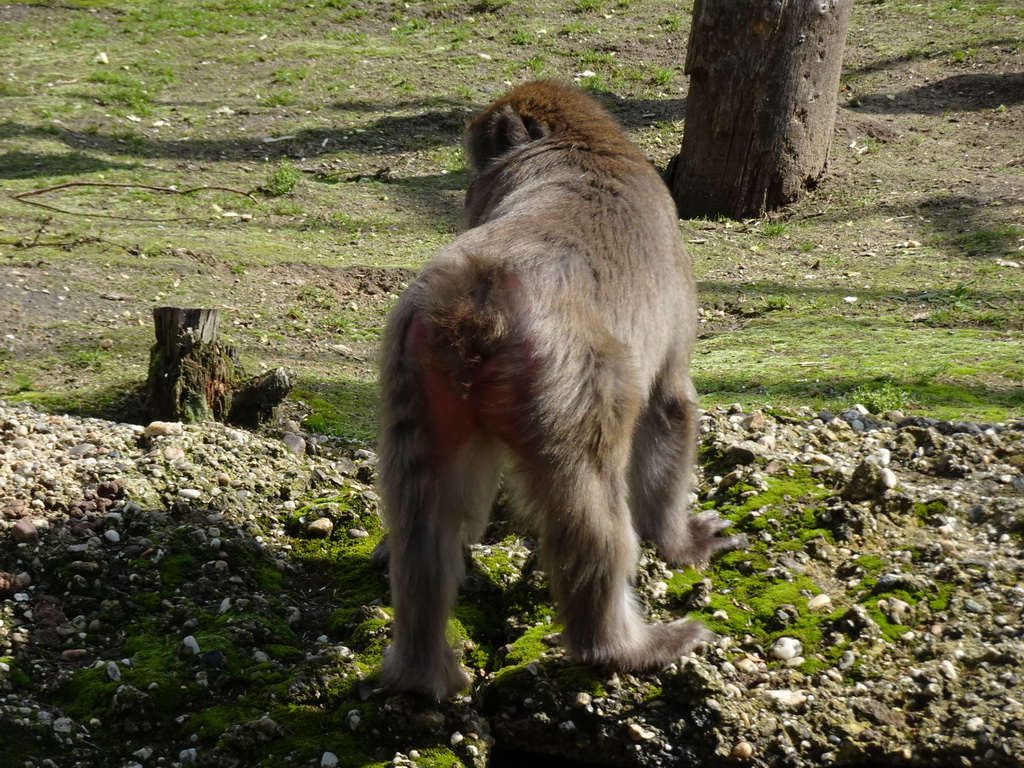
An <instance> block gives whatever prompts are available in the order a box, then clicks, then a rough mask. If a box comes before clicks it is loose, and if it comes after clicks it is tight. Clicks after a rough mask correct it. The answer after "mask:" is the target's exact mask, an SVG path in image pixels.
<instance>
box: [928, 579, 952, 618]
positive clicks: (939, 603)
mask: <svg viewBox="0 0 1024 768" xmlns="http://www.w3.org/2000/svg"><path fill="white" fill-rule="evenodd" d="M935 589H936V590H937V594H936V595H934V596H933V597H930V598H929V599H928V607H929V608H931V609H932V610H933V611H944V610H946V609H947V608H949V601H950V599H951V598H952V597H953V593H954V592H955V591H956V585H954V584H952V583H950V582H936V583H935Z"/></svg>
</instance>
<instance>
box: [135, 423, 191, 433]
mask: <svg viewBox="0 0 1024 768" xmlns="http://www.w3.org/2000/svg"><path fill="white" fill-rule="evenodd" d="M181 433H182V428H181V424H177V423H174V422H169V421H154V422H152V423H151V424H150V425H149V426H148V427H146V428H145V429H144V430H143V431H142V435H143V436H144V437H167V436H168V435H180V434H181Z"/></svg>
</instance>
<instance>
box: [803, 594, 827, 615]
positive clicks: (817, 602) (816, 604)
mask: <svg viewBox="0 0 1024 768" xmlns="http://www.w3.org/2000/svg"><path fill="white" fill-rule="evenodd" d="M830 605H832V598H831V597H829V596H828V595H826V594H825V593H824V592H822V593H821V594H820V595H815V596H814V597H812V598H811V599H810V600H808V601H807V608H808V610H811V611H817V610H818V609H820V608H828V607H829V606H830Z"/></svg>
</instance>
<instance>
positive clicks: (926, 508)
mask: <svg viewBox="0 0 1024 768" xmlns="http://www.w3.org/2000/svg"><path fill="white" fill-rule="evenodd" d="M910 511H911V514H913V516H914V517H915V518H917V519H918V520H919V521H921V522H922V523H927V522H928V521H929V520H931V519H932V518H933V517H935V516H936V515H948V514H949V504H947V503H946V502H945V501H944V500H943V499H932V500H931V501H928V502H925V503H923V504H920V503H918V504H914V506H913V507H911V510H910Z"/></svg>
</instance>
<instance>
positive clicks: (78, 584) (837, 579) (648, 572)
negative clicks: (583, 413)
mask: <svg viewBox="0 0 1024 768" xmlns="http://www.w3.org/2000/svg"><path fill="white" fill-rule="evenodd" d="M284 427H285V431H284V433H283V437H282V436H281V433H277V434H274V435H256V434H252V433H248V432H242V431H239V430H236V429H233V428H230V427H225V426H222V425H217V424H207V425H199V426H181V425H177V424H161V423H155V424H151V425H149V426H147V427H143V426H138V425H130V424H114V423H110V422H104V421H99V420H92V419H80V418H74V417H67V416H56V415H49V414H45V413H41V412H38V411H35V410H32V409H30V408H29V407H27V406H8V405H4V404H3V403H2V402H0V732H2V733H3V738H2V739H0V764H2V765H4V766H8V765H10V766H22V765H24V766H44V765H45V766H60V768H67V766H129V765H131V766H136V765H138V766H157V765H159V766H172V765H188V764H196V765H204V766H246V765H267V766H271V765H274V766H280V765H296V766H317V765H324V766H326V765H364V764H380V765H383V764H389V765H412V764H418V765H459V764H465V765H477V766H483V765H493V766H500V765H520V764H527V763H531V764H534V763H537V764H544V763H538V761H539V760H540V759H541V758H540V757H539V755H549V756H557V757H558V758H560V759H564V760H573V761H580V762H583V763H586V764H608V765H619V766H656V765H666V766H669V765H682V766H690V765H693V766H696V765H700V766H719V765H722V766H726V765H729V766H733V765H735V766H792V767H793V768H799V767H803V766H807V767H808V768H809V767H811V766H814V767H818V766H862V765H872V766H886V765H900V766H940V767H942V768H946V767H947V766H950V767H951V766H957V767H959V766H979V767H982V766H983V767H984V768H1017V766H1019V765H1020V764H1021V761H1022V759H1024V615H1022V610H1024V545H1022V541H1024V539H1022V536H1024V473H1022V468H1024V422H1013V423H1004V424H974V423H963V422H961V423H953V422H939V421H935V420H929V419H925V418H921V417H914V418H905V417H904V415H903V414H900V413H898V412H890V413H887V414H884V415H881V414H876V415H872V414H868V413H866V410H865V409H851V410H850V411H848V412H846V413H843V414H840V415H838V416H836V417H833V416H832V415H831V414H827V413H821V414H819V413H815V412H812V411H810V410H808V409H804V410H796V411H785V412H781V411H780V412H760V411H758V412H755V413H742V412H740V411H739V409H738V408H734V409H713V410H710V411H707V412H706V413H705V414H704V419H703V423H702V447H701V473H702V482H701V486H700V498H699V501H698V504H699V505H701V506H703V507H705V508H712V507H713V508H715V509H718V510H719V512H720V514H722V515H723V516H725V517H728V518H729V519H731V520H733V521H734V526H733V527H734V529H735V530H739V531H742V532H745V533H747V535H748V536H749V538H750V546H749V547H748V548H747V550H745V551H743V552H733V553H729V554H726V555H724V556H723V557H721V558H719V559H718V560H717V561H716V562H715V563H714V564H713V565H712V567H711V568H710V569H709V570H707V571H706V572H704V573H701V574H698V573H696V572H693V571H692V570H687V571H676V572H674V571H671V570H669V569H668V568H667V567H666V566H665V564H664V563H662V562H660V561H659V560H657V558H656V557H655V556H654V553H653V552H651V551H646V550H645V555H644V557H643V559H642V561H641V564H640V568H639V571H638V586H639V588H640V590H641V592H642V594H643V595H644V599H645V601H646V605H647V606H648V609H649V613H650V614H651V616H652V618H653V619H655V620H664V619H667V618H670V617H671V616H672V615H683V614H686V613H689V614H690V615H692V616H694V617H695V618H700V619H701V620H702V621H704V622H705V623H707V624H708V625H709V626H710V627H711V628H713V629H714V630H715V631H716V632H717V633H718V634H719V636H720V640H719V641H718V642H717V644H715V645H714V646H713V647H710V648H708V649H706V651H705V652H704V653H703V654H702V655H699V656H695V657H692V658H686V659H683V660H681V661H680V663H679V664H676V665H672V666H671V667H669V668H668V669H666V670H664V671H662V672H660V673H658V674H654V675H645V676H630V675H608V674H604V673H602V672H600V671H599V670H593V669H591V668H589V667H585V666H581V665H577V664H574V663H573V662H572V661H571V660H570V659H568V658H566V657H565V655H564V649H562V648H561V646H560V645H559V636H558V634H557V626H552V612H551V609H550V603H549V599H548V596H547V595H546V590H545V587H544V577H543V574H542V573H540V572H539V571H538V570H537V569H536V566H535V559H534V558H533V556H532V552H533V550H534V549H535V543H534V542H533V541H532V540H531V539H529V538H523V537H521V536H519V535H517V534H516V533H514V532H511V531H510V530H508V526H507V524H506V523H502V524H500V525H497V526H495V527H494V530H493V531H492V532H491V533H490V535H489V538H488V539H487V540H486V541H485V542H484V543H483V544H481V545H477V546H476V547H474V548H473V552H472V556H473V564H472V567H471V569H470V575H469V578H468V580H467V585H466V588H465V589H464V591H463V595H462V597H461V598H460V604H459V606H458V608H457V609H456V611H455V615H454V619H453V621H452V624H451V627H450V630H451V631H450V634H451V638H452V640H453V642H455V643H456V645H457V646H458V647H461V649H462V650H463V652H464V662H465V663H466V665H467V666H468V667H469V668H470V669H471V670H472V671H473V672H474V674H475V675H476V677H477V678H478V683H477V684H476V685H475V686H474V688H473V690H472V691H471V692H467V695H466V696H465V697H463V698H461V699H455V700H453V701H450V702H447V703H445V704H443V705H440V706H437V705H434V704H432V703H429V702H424V701H420V700H417V699H412V698H408V697H404V696H397V697H389V696H386V695H385V694H384V693H383V692H381V691H379V690H377V689H376V687H375V684H374V678H373V671H374V668H375V666H376V664H377V662H378V660H379V655H380V651H381V649H382V647H383V646H384V645H385V644H386V641H387V636H388V631H389V621H390V615H389V609H388V600H387V590H386V580H385V577H384V576H383V575H382V574H377V573H375V572H374V571H373V570H372V569H370V568H369V566H368V563H367V558H368V554H369V551H370V550H371V549H372V546H373V543H374V541H375V540H376V538H377V537H378V536H379V533H380V529H379V522H378V519H377V508H376V496H375V495H374V493H373V491H372V484H373V480H374V474H375V472H374V456H373V453H372V452H371V451H369V450H367V449H365V448H357V449H354V448H353V447H352V446H350V445H349V446H345V445H341V444H337V443H335V442H332V441H331V440H328V439H327V438H324V437H321V436H317V435H311V434H299V433H298V431H297V426H296V425H295V424H286V425H284ZM526 753H528V754H526ZM565 764H570V765H571V764H573V763H568V762H567V763H565Z"/></svg>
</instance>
